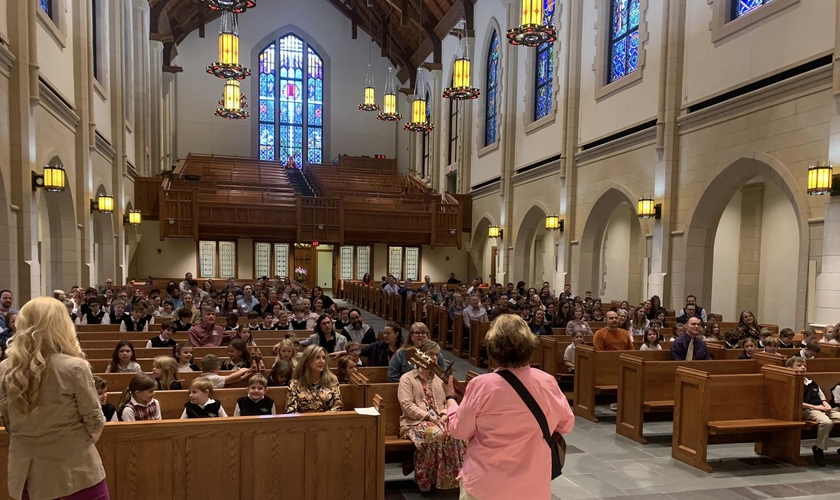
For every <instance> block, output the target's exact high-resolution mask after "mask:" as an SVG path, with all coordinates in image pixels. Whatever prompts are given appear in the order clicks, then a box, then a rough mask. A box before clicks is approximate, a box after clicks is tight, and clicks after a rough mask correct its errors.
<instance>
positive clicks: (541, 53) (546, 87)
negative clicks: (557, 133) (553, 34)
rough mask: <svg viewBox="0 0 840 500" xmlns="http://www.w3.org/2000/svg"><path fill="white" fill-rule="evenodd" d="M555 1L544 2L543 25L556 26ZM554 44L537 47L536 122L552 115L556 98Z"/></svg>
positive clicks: (535, 80) (535, 81)
mask: <svg viewBox="0 0 840 500" xmlns="http://www.w3.org/2000/svg"><path fill="white" fill-rule="evenodd" d="M554 7H555V0H543V24H545V25H549V24H554ZM553 83H554V43H544V44H542V45H540V46H539V47H537V77H536V78H535V79H534V87H535V93H534V96H535V98H534V120H539V119H540V118H542V117H544V116H547V115H548V114H549V113H551V110H552V108H553V106H552V105H551V102H552V98H553V97H554V86H553Z"/></svg>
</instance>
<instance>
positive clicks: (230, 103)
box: [216, 79, 251, 120]
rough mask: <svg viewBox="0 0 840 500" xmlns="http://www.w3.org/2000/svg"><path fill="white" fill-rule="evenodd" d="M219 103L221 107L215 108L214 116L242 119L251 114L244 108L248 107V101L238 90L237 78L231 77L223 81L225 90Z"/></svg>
mask: <svg viewBox="0 0 840 500" xmlns="http://www.w3.org/2000/svg"><path fill="white" fill-rule="evenodd" d="M219 105H221V106H222V107H221V108H219V109H217V110H216V116H221V117H222V118H226V119H228V120H242V119H245V118H248V117H249V116H250V115H251V114H250V113H248V112H247V111H245V110H244V108H247V107H248V102H247V99H246V98H245V94H243V93H242V92H241V91H240V88H239V80H233V79H231V80H228V81H227V82H225V90H224V92H223V93H222V99H221V100H220V101H219Z"/></svg>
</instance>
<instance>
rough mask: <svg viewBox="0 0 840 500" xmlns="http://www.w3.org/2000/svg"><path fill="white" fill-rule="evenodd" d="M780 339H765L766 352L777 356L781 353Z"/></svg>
mask: <svg viewBox="0 0 840 500" xmlns="http://www.w3.org/2000/svg"><path fill="white" fill-rule="evenodd" d="M779 345H780V344H779V339H777V338H776V337H768V338H766V339H764V352H766V353H768V354H776V353H778V352H779Z"/></svg>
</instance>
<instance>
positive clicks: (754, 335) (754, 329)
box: [735, 309, 761, 340]
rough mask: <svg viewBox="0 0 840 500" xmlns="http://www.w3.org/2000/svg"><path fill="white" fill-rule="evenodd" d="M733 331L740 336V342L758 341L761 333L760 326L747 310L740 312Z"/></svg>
mask: <svg viewBox="0 0 840 500" xmlns="http://www.w3.org/2000/svg"><path fill="white" fill-rule="evenodd" d="M735 329H736V330H737V331H738V334H740V335H741V340H743V339H748V338H750V339H758V338H759V334H760V333H761V325H760V324H758V320H757V319H755V314H753V312H752V311H750V310H748V309H745V310H744V311H742V312H741V318H740V319H739V320H738V326H737V327H736V328H735Z"/></svg>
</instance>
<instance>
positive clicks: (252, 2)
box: [201, 0, 257, 14]
mask: <svg viewBox="0 0 840 500" xmlns="http://www.w3.org/2000/svg"><path fill="white" fill-rule="evenodd" d="M201 1H202V2H204V3H206V4H207V6H208V7H210V9H212V10H224V11H227V12H234V13H236V14H242V13H243V12H245V11H246V10H248V9H253V8H254V7H256V6H257V1H256V0H201Z"/></svg>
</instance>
